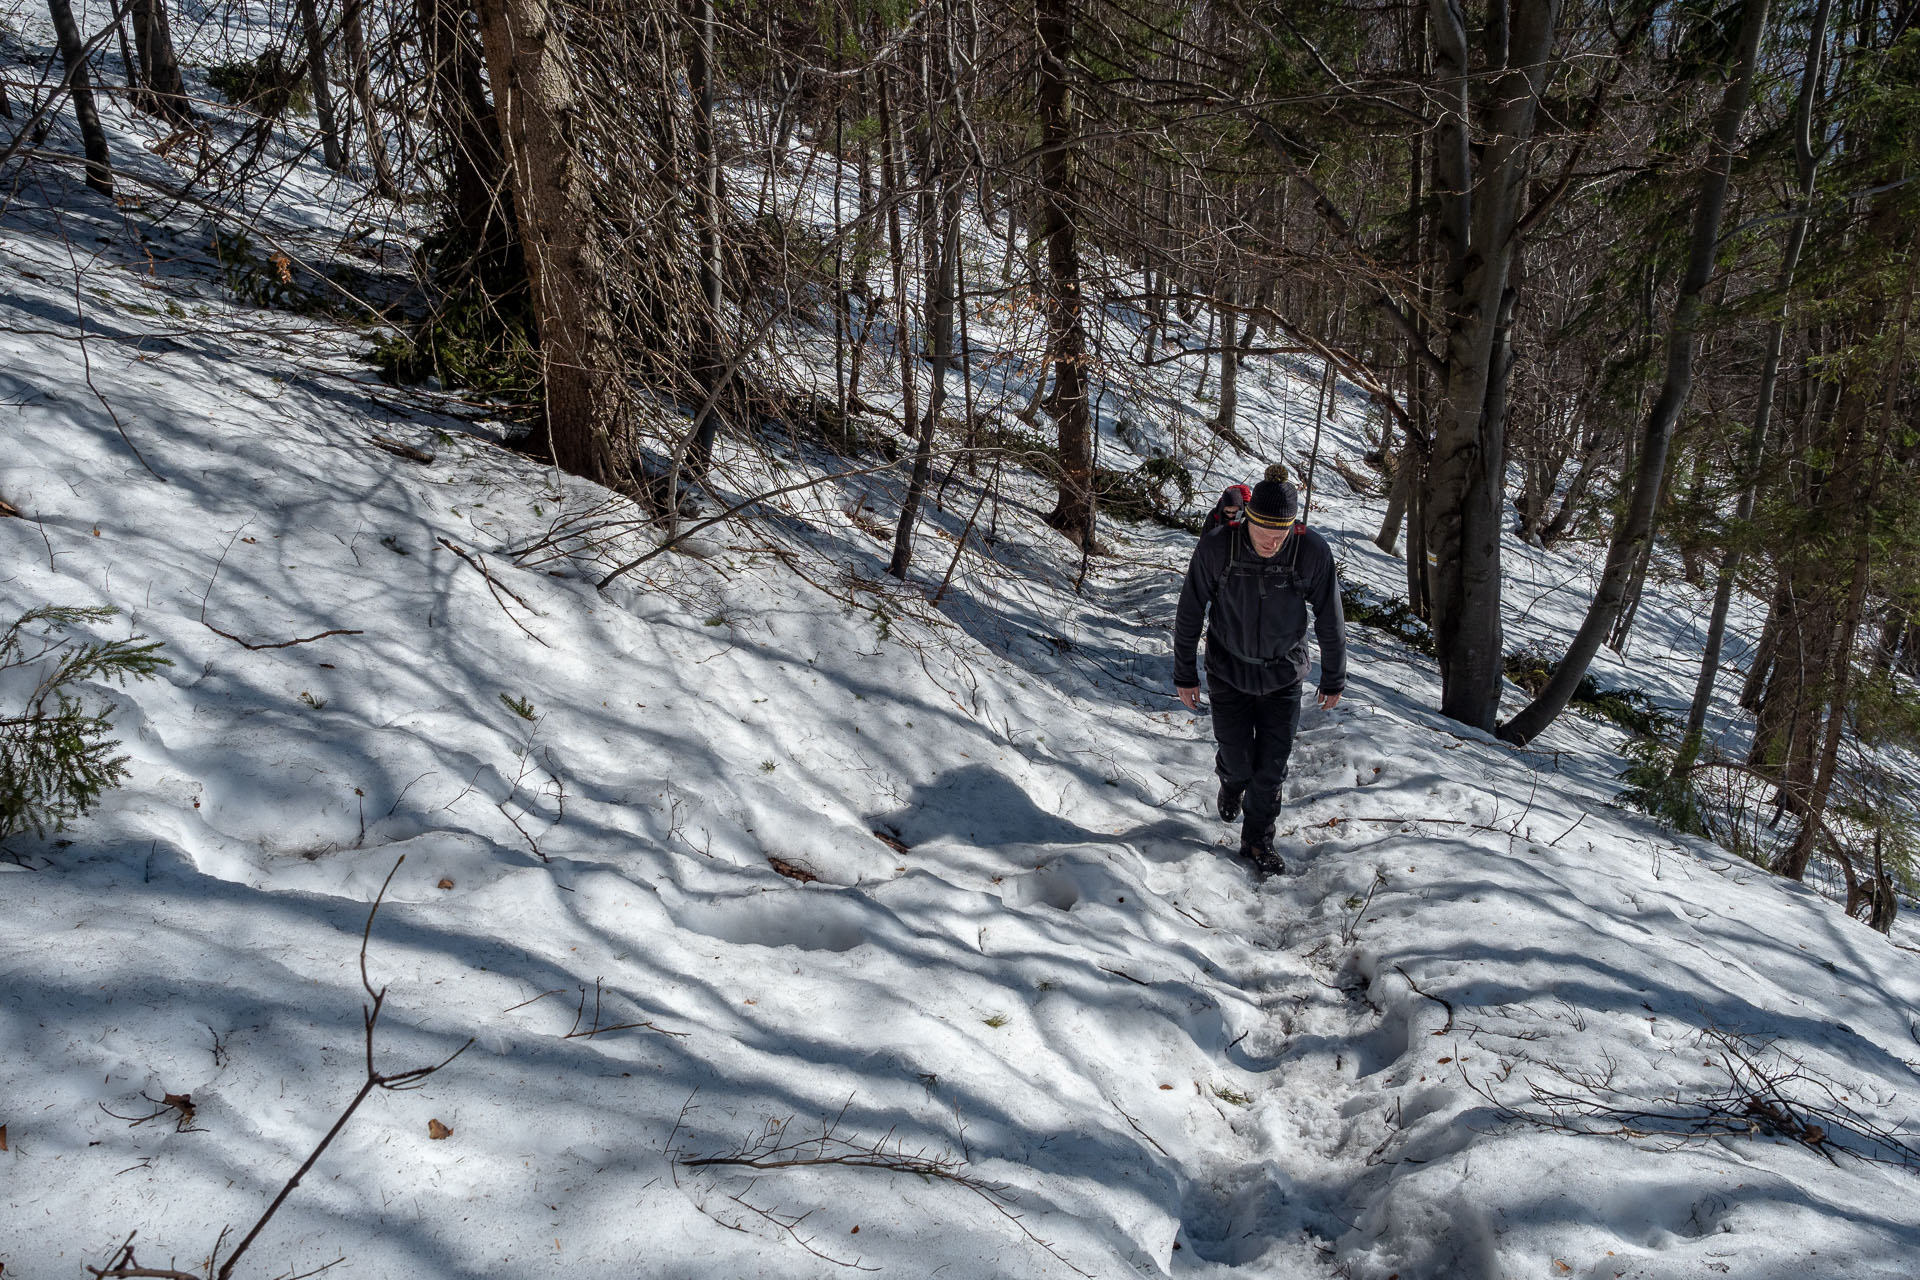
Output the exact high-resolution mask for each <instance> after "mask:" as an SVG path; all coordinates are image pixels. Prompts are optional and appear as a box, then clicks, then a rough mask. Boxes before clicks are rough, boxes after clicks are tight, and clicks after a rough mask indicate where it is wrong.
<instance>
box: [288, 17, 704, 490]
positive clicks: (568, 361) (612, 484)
mask: <svg viewBox="0 0 1920 1280" xmlns="http://www.w3.org/2000/svg"><path fill="white" fill-rule="evenodd" d="M309 2H310V0H309ZM479 10H480V29H481V33H482V37H483V39H484V42H485V45H486V53H487V73H488V74H487V78H488V80H489V82H490V83H491V84H492V85H493V92H494V102H495V111H496V115H497V117H498V119H499V123H500V142H501V150H502V152H503V153H504V155H505V157H506V161H507V169H508V173H509V174H510V175H511V180H512V184H513V207H514V214H515V217H516V220H517V221H518V223H519V228H520V244H521V247H522V249H523V250H524V252H525V254H526V259H527V278H528V282H529V284H530V285H531V286H532V291H533V307H534V314H535V316H536V317H537V319H538V322H539V328H540V365H541V374H542V382H543V384H544V387H545V392H546V414H545V419H546V429H547V433H548V440H549V443H550V444H551V446H552V449H553V458H554V461H555V462H556V463H558V464H559V466H560V467H561V468H562V469H563V470H565V471H569V472H572V473H573V474H574V475H578V476H584V477H585V478H587V479H589V480H592V481H595V482H597V483H599V484H603V485H606V486H607V487H608V488H612V489H618V490H621V491H622V492H628V493H631V492H634V491H635V490H636V485H635V475H634V459H635V455H636V439H635V434H634V426H633V416H632V412H631V401H630V395H631V393H630V391H629V390H628V388H627V385H626V381H625V378H624V376H623V371H624V367H625V362H624V360H623V358H622V353H621V350H620V342H619V336H618V331H617V329H616V326H615V322H614V316H613V310H612V307H611V305H610V303H609V301H608V299H607V296H606V292H605V279H606V272H605V270H604V266H603V263H602V261H601V258H600V253H599V249H598V247H597V242H596V240H595V234H594V227H593V204H592V200H591V198H590V195H589V191H588V183H589V181H590V180H591V175H590V174H589V173H588V172H587V171H586V170H585V168H584V167H583V165H582V164H581V163H580V160H579V158H578V157H577V156H576V155H575V154H574V152H573V148H572V146H571V145H570V144H569V141H568V136H567V123H566V122H567V120H568V119H569V118H570V117H571V116H572V115H574V114H575V113H576V112H577V111H578V110H579V109H580V108H579V104H578V103H577V101H576V98H575V90H574V84H573V80H572V77H571V74H570V72H569V59H568V56H567V48H566V36H565V33H564V31H563V30H562V29H561V27H560V25H559V23H558V22H557V20H556V15H555V14H554V12H553V10H552V9H551V8H550V7H549V4H548V0H480V4H479ZM677 496H678V495H677V494H675V493H673V492H672V491H671V490H669V492H668V493H667V494H666V497H665V501H666V503H667V504H668V506H669V507H670V508H671V506H672V505H673V504H674V503H675V501H676V499H677Z"/></svg>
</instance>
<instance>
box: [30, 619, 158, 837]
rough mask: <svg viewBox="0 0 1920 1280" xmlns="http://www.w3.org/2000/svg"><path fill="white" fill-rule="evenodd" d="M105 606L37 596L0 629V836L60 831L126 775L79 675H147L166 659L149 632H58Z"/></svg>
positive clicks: (122, 678)
mask: <svg viewBox="0 0 1920 1280" xmlns="http://www.w3.org/2000/svg"><path fill="white" fill-rule="evenodd" d="M118 612H119V611H118V610H116V609H112V608H104V607H97V608H68V607H62V606H57V605H46V606H43V607H41V608H38V609H30V610H28V611H27V612H26V613H24V614H22V615H21V616H20V617H19V618H17V619H15V620H14V622H13V624H12V625H11V626H9V627H8V628H7V629H6V630H5V631H4V632H0V839H5V838H6V837H8V836H11V835H14V834H16V833H18V832H21V831H26V830H29V829H31V830H32V831H33V832H34V834H35V835H45V834H46V831H47V829H48V828H49V827H51V828H52V829H53V830H55V831H59V830H62V829H63V828H65V827H66V825H67V824H68V823H69V822H71V821H72V820H73V819H75V818H78V817H79V816H80V815H82V814H84V813H86V812H87V810H89V809H91V808H92V807H93V806H94V805H96V804H98V803H99V801H100V796H101V794H102V793H103V792H106V791H109V790H112V789H113V788H114V787H117V786H119V785H120V783H121V781H122V780H123V779H124V778H125V777H126V776H127V767H126V765H127V757H126V756H116V755H114V754H113V749H114V748H115V747H117V746H119V745H120V743H119V742H118V741H117V740H115V739H113V738H109V737H108V736H107V734H108V733H109V732H110V731H111V730H112V727H113V726H112V724H111V723H110V721H109V720H108V718H107V713H106V710H105V709H104V708H99V709H95V708H90V707H89V705H88V704H87V703H86V702H85V701H84V700H83V699H82V697H80V696H79V686H81V685H83V684H85V683H86V682H88V681H94V680H109V681H112V682H113V683H115V684H119V685H124V684H126V682H127V681H128V680H150V679H152V678H153V677H154V676H156V675H158V674H159V672H160V668H162V667H165V666H171V665H172V663H171V661H170V660H169V659H167V658H164V657H162V656H160V652H159V650H160V645H159V642H158V641H151V640H148V639H147V638H146V637H145V636H132V637H129V638H128V639H125V640H107V641H97V640H87V639H82V638H78V637H73V636H67V635H62V634H60V633H61V632H63V631H64V630H66V629H68V628H72V627H76V626H80V625H90V624H98V623H102V622H105V621H106V620H107V619H109V618H111V617H113V616H114V615H115V614H116V613H118Z"/></svg>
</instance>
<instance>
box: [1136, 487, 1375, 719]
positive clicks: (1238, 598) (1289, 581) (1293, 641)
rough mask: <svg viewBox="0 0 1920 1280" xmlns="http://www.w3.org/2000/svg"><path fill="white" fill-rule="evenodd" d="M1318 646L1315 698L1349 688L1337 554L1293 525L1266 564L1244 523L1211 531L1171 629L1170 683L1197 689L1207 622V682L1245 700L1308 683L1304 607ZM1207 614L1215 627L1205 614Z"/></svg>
mask: <svg viewBox="0 0 1920 1280" xmlns="http://www.w3.org/2000/svg"><path fill="white" fill-rule="evenodd" d="M1309 606H1311V607H1312V609H1313V633H1314V638H1315V639H1316V640H1318V641H1319V644H1320V692H1321V693H1339V692H1340V691H1342V690H1343V689H1345V688H1346V687H1347V620H1346V618H1345V616H1344V615H1343V614H1342V613H1341V612H1340V579H1339V575H1338V574H1336V573H1335V572H1334V567H1333V549H1332V548H1331V547H1329V546H1327V540H1326V539H1325V538H1323V537H1321V536H1320V535H1319V534H1317V533H1315V532H1314V531H1313V530H1311V529H1309V528H1307V527H1306V526H1304V525H1295V526H1294V530H1293V532H1292V533H1290V534H1289V535H1287V541H1286V545H1284V546H1282V547H1281V548H1280V550H1279V551H1278V552H1277V553H1275V555H1274V556H1273V558H1272V559H1271V560H1262V559H1261V558H1260V557H1259V555H1257V554H1256V553H1255V552H1254V549H1253V543H1252V541H1251V540H1250V539H1249V538H1248V536H1247V532H1246V529H1245V527H1244V526H1235V527H1230V528H1224V529H1214V530H1212V531H1211V532H1209V533H1207V534H1205V535H1204V536H1203V537H1202V538H1201V539H1200V545H1199V546H1197V547H1195V548H1194V549H1193V561H1192V563H1190V564H1189V565H1188V566H1187V580H1186V583H1185V585H1184V586H1182V587H1181V588H1180V610H1179V612H1178V613H1177V614H1176V615H1175V617H1174V623H1173V682H1174V684H1175V685H1178V686H1180V687H1181V688H1187V687H1190V686H1193V685H1197V684H1199V683H1200V678H1199V669H1198V664H1197V663H1196V661H1195V657H1196V651H1197V649H1198V647H1199V643H1200V627H1201V624H1202V623H1203V622H1206V623H1207V679H1208V680H1209V681H1210V682H1216V683H1221V684H1225V685H1228V686H1229V687H1231V688H1234V689H1238V690H1239V691H1240V692H1242V693H1248V694H1263V693H1277V692H1278V691H1280V690H1281V689H1284V688H1286V687H1287V686H1288V685H1290V684H1297V683H1299V682H1301V681H1304V680H1305V679H1306V678H1307V671H1308V669H1309V667H1310V666H1311V663H1310V662H1309V661H1308V659H1307V609H1308V607H1309ZM1209 610H1211V612H1212V618H1211V620H1209V619H1208V617H1207V615H1208V612H1209Z"/></svg>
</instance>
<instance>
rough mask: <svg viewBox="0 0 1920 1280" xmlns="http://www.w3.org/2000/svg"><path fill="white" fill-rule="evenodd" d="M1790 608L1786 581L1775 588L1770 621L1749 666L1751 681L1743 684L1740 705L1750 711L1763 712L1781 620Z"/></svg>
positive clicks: (1761, 632) (1770, 606)
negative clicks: (1762, 696)
mask: <svg viewBox="0 0 1920 1280" xmlns="http://www.w3.org/2000/svg"><path fill="white" fill-rule="evenodd" d="M1789 605H1790V601H1789V598H1788V595H1787V587H1786V581H1785V579H1784V578H1783V579H1782V580H1781V582H1780V585H1779V586H1778V587H1777V588H1775V590H1774V593H1773V601H1772V603H1771V604H1770V605H1769V606H1768V608H1767V620H1766V622H1765V623H1764V624H1763V625H1762V626H1761V628H1760V639H1759V640H1758V641H1756V642H1755V643H1754V646H1753V657H1752V658H1751V659H1750V660H1749V662H1748V666H1747V678H1746V680H1745V681H1744V682H1742V684H1741V685H1740V706H1741V707H1742V708H1743V709H1745V710H1747V711H1758V710H1759V709H1760V695H1761V693H1762V691H1764V690H1765V689H1766V687H1767V673H1768V671H1769V670H1770V669H1771V668H1772V666H1773V657H1774V650H1775V649H1777V648H1778V647H1779V645H1780V618H1781V615H1782V614H1783V613H1784V612H1785V611H1786V609H1787V608H1788V607H1789Z"/></svg>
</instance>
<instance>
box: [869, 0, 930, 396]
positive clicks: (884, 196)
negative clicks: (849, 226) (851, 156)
mask: <svg viewBox="0 0 1920 1280" xmlns="http://www.w3.org/2000/svg"><path fill="white" fill-rule="evenodd" d="M874 21H875V22H876V23H878V21H879V19H878V18H876V19H874ZM875 34H876V35H877V34H878V30H877V28H876V32H875ZM887 70H888V69H887V68H886V67H885V66H882V67H880V68H878V69H877V71H876V74H877V75H878V77H879V95H878V96H879V100H880V101H879V106H880V183H881V187H882V190H881V194H880V198H881V200H882V202H884V203H885V204H886V206H887V258H888V262H889V264H890V265H891V267H892V269H893V300H894V307H895V311H894V343H895V346H896V347H897V352H896V354H898V355H899V357H900V426H901V427H902V429H904V430H908V431H911V430H912V429H913V424H914V423H915V422H917V421H919V414H918V407H917V405H916V404H915V397H914V382H913V346H912V343H911V341H910V340H909V339H908V337H907V334H908V328H909V323H910V321H911V319H912V316H911V313H910V310H909V308H908V306H907V247H906V239H905V237H904V236H903V235H902V233H901V230H900V190H901V187H902V186H903V185H904V181H903V180H904V178H905V176H906V175H905V174H903V173H902V172H901V169H902V168H903V167H904V166H905V164H906V157H905V156H904V155H903V154H902V148H901V140H900V131H899V128H898V121H896V120H895V119H894V115H895V113H894V111H893V102H892V95H891V94H890V93H889V92H888V91H887Z"/></svg>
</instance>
